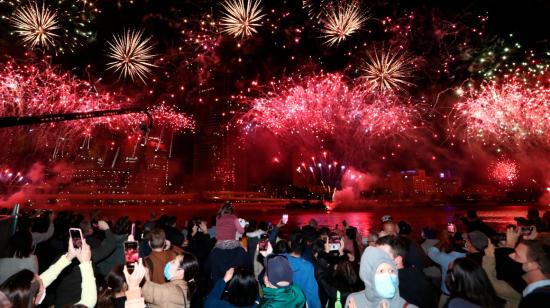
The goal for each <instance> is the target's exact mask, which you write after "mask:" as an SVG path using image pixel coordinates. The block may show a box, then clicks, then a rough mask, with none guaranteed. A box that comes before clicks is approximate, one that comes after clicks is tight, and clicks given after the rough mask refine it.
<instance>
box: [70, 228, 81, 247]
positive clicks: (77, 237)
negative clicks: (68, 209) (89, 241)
mask: <svg viewBox="0 0 550 308" xmlns="http://www.w3.org/2000/svg"><path fill="white" fill-rule="evenodd" d="M69 235H70V236H71V240H72V242H73V247H74V248H77V249H78V248H80V247H82V231H81V230H80V229H77V228H70V229H69Z"/></svg>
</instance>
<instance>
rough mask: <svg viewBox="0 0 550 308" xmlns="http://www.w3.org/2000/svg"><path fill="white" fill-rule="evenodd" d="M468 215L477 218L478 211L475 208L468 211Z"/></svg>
mask: <svg viewBox="0 0 550 308" xmlns="http://www.w3.org/2000/svg"><path fill="white" fill-rule="evenodd" d="M466 217H468V218H471V219H474V218H477V212H476V211H474V210H468V211H467V212H466Z"/></svg>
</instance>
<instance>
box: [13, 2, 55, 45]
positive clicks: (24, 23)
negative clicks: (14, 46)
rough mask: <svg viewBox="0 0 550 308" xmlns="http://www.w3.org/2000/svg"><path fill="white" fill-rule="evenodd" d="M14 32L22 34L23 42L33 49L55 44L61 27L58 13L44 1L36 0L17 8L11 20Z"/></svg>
mask: <svg viewBox="0 0 550 308" xmlns="http://www.w3.org/2000/svg"><path fill="white" fill-rule="evenodd" d="M10 22H11V24H12V26H13V27H14V28H15V31H14V33H16V34H18V35H19V36H21V38H22V40H23V44H24V45H26V46H29V47H30V48H31V49H32V48H35V47H37V46H40V47H44V48H49V47H52V46H54V45H55V39H56V38H58V37H59V34H57V33H56V31H57V30H59V29H60V26H59V21H58V19H57V13H56V12H55V11H53V10H50V9H49V8H48V7H46V4H45V3H42V7H39V6H38V4H37V3H36V2H33V3H30V2H29V3H28V4H27V5H24V6H21V7H19V8H17V9H16V10H15V11H14V13H13V15H12V17H11V20H10Z"/></svg>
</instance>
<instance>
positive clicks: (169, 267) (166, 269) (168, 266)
mask: <svg viewBox="0 0 550 308" xmlns="http://www.w3.org/2000/svg"><path fill="white" fill-rule="evenodd" d="M171 270H172V263H171V262H168V263H166V265H165V266H164V277H165V278H166V280H168V281H169V280H170V279H172V272H171Z"/></svg>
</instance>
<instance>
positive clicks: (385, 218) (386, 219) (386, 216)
mask: <svg viewBox="0 0 550 308" xmlns="http://www.w3.org/2000/svg"><path fill="white" fill-rule="evenodd" d="M392 221H393V218H392V217H391V216H390V215H384V216H382V223H383V224H385V223H387V222H392Z"/></svg>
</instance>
